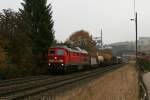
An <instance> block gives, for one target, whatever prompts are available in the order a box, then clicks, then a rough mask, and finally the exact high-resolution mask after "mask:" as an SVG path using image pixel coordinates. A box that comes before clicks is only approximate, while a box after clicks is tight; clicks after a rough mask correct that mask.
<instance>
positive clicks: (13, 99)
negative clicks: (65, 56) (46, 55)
mask: <svg viewBox="0 0 150 100" xmlns="http://www.w3.org/2000/svg"><path fill="white" fill-rule="evenodd" d="M121 66H122V65H115V66H109V67H105V68H98V69H94V70H91V71H85V72H80V73H75V74H71V75H64V76H57V77H48V76H46V77H43V78H41V79H40V78H37V79H34V78H33V79H32V78H31V79H30V80H29V81H27V80H21V81H16V82H12V83H11V82H10V83H9V84H7V85H8V86H7V85H3V84H2V83H1V84H0V99H6V100H20V99H22V98H26V97H29V96H33V95H37V94H39V93H42V92H46V91H48V90H53V89H56V88H58V87H61V86H64V85H67V84H71V83H73V82H76V81H80V80H83V79H87V78H91V77H94V76H96V75H103V74H105V73H106V72H109V71H112V70H115V69H117V68H119V67H121ZM25 81H26V82H25ZM15 83H17V84H15Z"/></svg>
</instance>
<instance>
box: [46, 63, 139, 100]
mask: <svg viewBox="0 0 150 100" xmlns="http://www.w3.org/2000/svg"><path fill="white" fill-rule="evenodd" d="M138 77H139V76H138V72H137V69H136V67H135V65H134V64H127V65H124V66H122V67H121V68H119V69H117V70H114V71H112V72H110V73H107V74H105V75H103V76H100V77H96V78H94V79H92V80H91V79H90V80H87V81H84V82H83V81H81V82H77V83H73V84H72V85H71V84H70V86H67V87H61V89H60V88H59V90H57V89H56V90H55V91H51V92H49V93H48V92H47V93H46V94H45V95H44V96H43V99H45V98H47V97H50V99H52V100H53V99H54V100H139V94H140V93H139V78H138Z"/></svg>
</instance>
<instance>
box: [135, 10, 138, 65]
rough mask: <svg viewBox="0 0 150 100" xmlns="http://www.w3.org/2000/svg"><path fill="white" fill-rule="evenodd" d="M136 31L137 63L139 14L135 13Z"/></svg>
mask: <svg viewBox="0 0 150 100" xmlns="http://www.w3.org/2000/svg"><path fill="white" fill-rule="evenodd" d="M135 31H136V63H137V54H138V23H137V12H135Z"/></svg>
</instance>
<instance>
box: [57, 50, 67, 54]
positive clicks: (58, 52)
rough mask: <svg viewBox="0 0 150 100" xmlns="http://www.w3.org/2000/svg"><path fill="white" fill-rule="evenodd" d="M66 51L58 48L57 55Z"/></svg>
mask: <svg viewBox="0 0 150 100" xmlns="http://www.w3.org/2000/svg"><path fill="white" fill-rule="evenodd" d="M64 54H65V51H64V50H57V55H64Z"/></svg>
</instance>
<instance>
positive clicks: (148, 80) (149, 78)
mask: <svg viewBox="0 0 150 100" xmlns="http://www.w3.org/2000/svg"><path fill="white" fill-rule="evenodd" d="M143 79H144V83H145V85H146V87H147V89H148V98H149V99H150V72H148V73H145V74H144V75H143Z"/></svg>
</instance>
